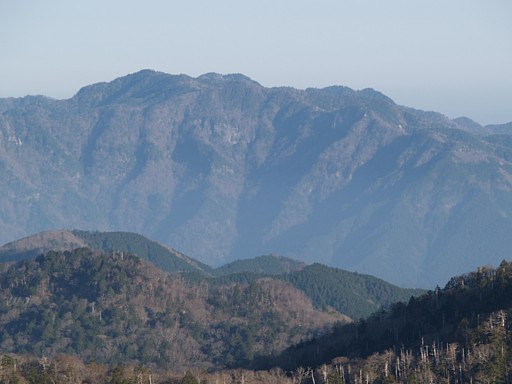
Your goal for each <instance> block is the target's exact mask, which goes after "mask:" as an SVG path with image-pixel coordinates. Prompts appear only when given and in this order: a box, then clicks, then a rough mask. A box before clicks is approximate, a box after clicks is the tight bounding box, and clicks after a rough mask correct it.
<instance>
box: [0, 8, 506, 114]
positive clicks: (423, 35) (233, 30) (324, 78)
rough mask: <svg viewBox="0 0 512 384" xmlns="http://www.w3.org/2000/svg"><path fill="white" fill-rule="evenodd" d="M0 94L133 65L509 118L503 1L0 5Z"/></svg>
mask: <svg viewBox="0 0 512 384" xmlns="http://www.w3.org/2000/svg"><path fill="white" fill-rule="evenodd" d="M0 52H1V53H2V55H1V58H0V97H8V96H15V97H19V96H25V95H27V94H44V95H47V96H51V97H54V98H59V99H61V98H68V97H71V96H72V95H74V94H75V93H76V92H77V91H78V89H79V88H81V87H82V86H84V85H87V84H91V83H95V82H100V81H111V80H113V79H114V78H116V77H119V76H124V75H126V74H128V73H131V72H136V71H138V70H140V69H144V68H150V69H155V70H159V71H163V72H167V73H173V74H178V73H185V74H188V75H191V76H198V75H200V74H203V73H206V72H219V73H223V74H225V73H233V72H238V73H243V74H245V75H247V76H249V77H251V78H252V79H254V80H256V81H258V82H259V83H261V84H262V85H264V86H268V87H271V86H281V85H286V86H293V87H296V88H307V87H324V86H328V85H345V86H349V87H351V88H354V89H362V88H366V87H371V88H375V89H377V90H379V91H381V92H383V93H384V94H386V95H387V96H389V97H391V98H392V99H393V100H395V102H397V103H399V104H403V105H407V106H411V107H415V108H419V109H426V110H435V111H438V112H441V113H444V114H445V115H447V116H448V117H451V118H454V117H458V116H461V115H465V116H468V117H470V118H472V119H474V120H476V121H478V122H480V123H482V124H488V123H502V122H508V121H512V1H511V0H428V1H427V0H351V1H345V0H329V1H328V0H315V1H306V0H290V1H284V0H281V1H280V0H258V1H256V0H254V1H250V0H245V1H244V0H216V1H213V0H204V1H201V0H183V1H171V0H162V1H156V0H144V1H134V0H123V1H117V0H87V1H80V0H45V1H42V0H0Z"/></svg>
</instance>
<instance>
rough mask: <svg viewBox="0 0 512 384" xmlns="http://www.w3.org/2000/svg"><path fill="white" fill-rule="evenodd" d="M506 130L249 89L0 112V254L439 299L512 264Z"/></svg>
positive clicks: (137, 79) (323, 94)
mask: <svg viewBox="0 0 512 384" xmlns="http://www.w3.org/2000/svg"><path fill="white" fill-rule="evenodd" d="M511 129H512V128H511V125H510V124H508V125H502V126H485V127H483V126H480V125H479V124H477V123H475V122H473V121H471V120H469V119H467V118H461V119H455V120H449V119H448V118H446V117H445V116H442V115H440V114H437V113H434V112H424V111H419V110H415V109H411V108H407V107H403V106H399V105H396V104H395V103H394V102H393V101H392V100H390V99H389V98H387V97H386V96H384V95H382V94H381V93H379V92H377V91H374V90H372V89H365V90H362V91H354V90H351V89H349V88H345V87H328V88H324V89H306V90H297V89H292V88H265V87H263V86H261V85H260V84H258V83H257V82H255V81H253V80H251V79H249V78H247V77H245V76H243V75H226V76H221V75H218V74H206V75H203V76H200V77H198V78H191V77H188V76H185V75H180V76H173V75H168V74H164V73H158V72H154V71H149V70H144V71H141V72H138V73H135V74H131V75H128V76H125V77H122V78H119V79H116V80H114V81H112V82H109V83H100V84H94V85H91V86H87V87H85V88H83V89H81V90H80V91H79V92H78V93H77V94H76V95H75V96H74V97H72V98H70V99H67V100H53V99H50V98H47V97H43V96H30V97H25V98H19V99H13V98H9V99H0V170H1V172H2V178H1V180H0V194H1V196H2V199H0V242H3V243H6V242H9V241H12V240H14V239H17V238H21V237H24V236H27V235H29V234H32V233H36V232H40V231H44V230H54V229H58V228H80V229H85V230H99V231H105V230H108V231H131V232H137V233H141V234H144V235H147V236H149V237H151V238H153V239H156V240H157V241H158V242H160V243H161V244H166V245H168V246H171V247H173V248H174V249H177V250H179V252H183V254H186V255H189V256H190V257H192V258H194V259H196V260H200V262H201V263H203V264H204V265H206V264H208V265H213V266H219V265H222V264H226V263H228V262H231V261H234V260H237V259H246V258H252V257H254V256H258V255H265V254H279V255H284V256H288V257H292V258H295V259H298V260H301V261H305V262H308V263H312V262H315V261H317V262H321V263H324V264H327V265H329V266H332V267H339V268H343V269H348V270H352V271H359V272H364V273H368V274H372V275H376V276H378V277H381V278H384V279H385V280H388V281H391V282H393V283H395V284H399V285H403V286H421V287H433V286H435V284H443V283H444V282H445V281H447V280H448V279H449V278H450V277H451V276H453V275H456V274H460V273H463V272H466V271H469V270H472V269H474V268H475V267H476V266H478V265H482V264H492V265H497V264H498V263H499V262H500V261H501V260H502V259H504V258H507V257H508V256H509V250H510V249H511V246H512V236H510V234H511V233H512V216H511V214H512V193H511V192H512V163H511V161H512V136H511Z"/></svg>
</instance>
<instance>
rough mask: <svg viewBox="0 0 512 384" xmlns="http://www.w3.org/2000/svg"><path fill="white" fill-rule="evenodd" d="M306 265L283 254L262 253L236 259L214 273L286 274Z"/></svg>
mask: <svg viewBox="0 0 512 384" xmlns="http://www.w3.org/2000/svg"><path fill="white" fill-rule="evenodd" d="M305 266H306V264H305V263H304V262H301V261H297V260H294V259H291V258H289V257H285V256H277V255H263V256H258V257H254V258H252V259H245V260H236V261H233V262H231V263H228V264H225V265H223V266H221V267H218V268H216V269H215V273H216V275H220V276H222V275H230V274H233V273H243V272H251V273H262V274H267V275H286V274H290V273H293V272H296V271H300V270H301V269H303V268H304V267H305Z"/></svg>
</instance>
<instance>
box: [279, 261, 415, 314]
mask: <svg viewBox="0 0 512 384" xmlns="http://www.w3.org/2000/svg"><path fill="white" fill-rule="evenodd" d="M284 278H285V279H286V280H288V281H290V282H291V283H292V284H293V285H294V286H295V287H297V288H298V289H300V290H302V291H304V292H305V293H306V294H307V295H308V296H309V297H310V298H311V300H312V301H313V302H314V303H315V305H317V306H319V307H320V308H324V309H327V308H329V307H330V308H334V309H336V310H337V311H340V312H341V313H346V314H348V315H349V316H351V317H352V318H353V319H359V318H363V317H367V316H369V315H370V314H372V313H373V312H376V311H377V310H379V309H381V308H382V307H387V306H389V305H390V304H392V303H396V302H403V301H405V302H407V301H408V300H409V299H410V298H411V296H417V295H420V294H421V293H423V292H424V291H423V290H420V289H404V288H399V287H397V286H395V285H393V284H390V283H387V282H385V281H384V280H381V279H378V278H376V277H373V276H369V275H364V274H359V273H354V272H348V271H344V270H341V269H337V268H329V267H327V266H325V265H322V264H312V265H310V266H307V267H305V268H304V269H302V270H301V271H298V272H295V273H292V274H289V275H287V276H285V277H284Z"/></svg>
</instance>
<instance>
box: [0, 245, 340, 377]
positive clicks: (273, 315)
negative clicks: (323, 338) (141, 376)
mask: <svg viewBox="0 0 512 384" xmlns="http://www.w3.org/2000/svg"><path fill="white" fill-rule="evenodd" d="M0 283H1V288H2V291H1V294H0V350H1V351H4V352H9V353H22V354H30V355H35V356H48V357H51V356H57V355H58V354H62V353H64V354H69V355H75V356H79V357H80V358H82V359H83V360H85V361H92V360H94V361H97V362H100V363H106V364H118V363H123V364H127V363H134V364H139V363H140V364H150V365H153V366H159V367H166V368H174V369H181V368H183V367H196V368H211V367H223V366H226V365H229V366H234V365H240V364H242V363H247V362H249V361H250V360H251V359H252V358H253V357H254V356H258V355H268V354H270V353H273V354H277V353H279V352H280V351H282V350H283V349H284V348H286V347H287V346H289V345H292V344H294V343H297V342H299V341H300V340H302V339H309V338H311V337H313V336H318V334H319V332H325V331H326V330H328V329H329V328H330V327H332V326H333V324H335V323H336V322H339V321H345V319H346V318H344V317H343V316H341V315H339V314H327V313H323V312H321V311H318V310H316V309H315V307H314V306H313V304H312V303H311V301H310V300H309V299H308V298H307V296H305V295H304V294H303V293H301V292H300V291H298V290H296V289H294V288H293V286H292V285H291V284H289V283H286V282H282V281H274V280H266V279H257V280H254V281H252V282H251V283H243V282H240V283H229V284H218V283H216V284H212V283H209V281H208V280H205V279H201V280H198V281H193V280H190V279H185V278H183V276H181V275H180V274H174V275H168V274H166V273H165V272H163V271H161V270H159V269H157V268H155V267H154V266H152V265H151V264H149V263H145V262H143V261H142V260H140V259H139V258H138V257H136V256H134V255H133V254H130V253H126V252H111V253H108V254H107V253H102V252H97V251H91V250H90V249H87V248H81V249H76V250H74V251H66V252H49V253H48V254H46V255H40V256H38V257H37V258H36V259H33V260H25V261H22V262H20V263H18V264H16V265H11V266H3V270H2V272H1V273H0Z"/></svg>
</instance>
